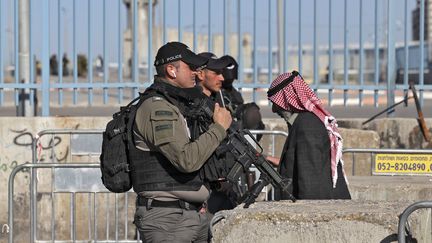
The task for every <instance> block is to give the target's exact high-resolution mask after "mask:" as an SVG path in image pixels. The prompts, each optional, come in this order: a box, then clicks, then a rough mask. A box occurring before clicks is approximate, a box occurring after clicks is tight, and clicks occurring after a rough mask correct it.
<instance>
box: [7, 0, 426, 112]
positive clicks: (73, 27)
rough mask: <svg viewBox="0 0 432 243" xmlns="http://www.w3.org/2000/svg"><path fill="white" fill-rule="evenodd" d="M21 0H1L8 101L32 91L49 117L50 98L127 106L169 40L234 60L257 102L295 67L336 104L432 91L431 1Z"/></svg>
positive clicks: (147, 79)
mask: <svg viewBox="0 0 432 243" xmlns="http://www.w3.org/2000/svg"><path fill="white" fill-rule="evenodd" d="M24 2H26V1H15V0H4V1H0V70H1V71H0V106H7V105H16V106H17V105H18V104H19V103H20V101H21V100H23V99H25V100H28V102H29V104H30V106H35V105H39V106H40V107H41V108H42V115H43V116H49V115H50V107H52V106H53V105H60V106H65V105H68V106H70V105H71V106H78V105H112V104H113V103H119V104H123V103H124V102H126V101H127V100H129V99H130V98H132V96H136V95H137V94H138V91H140V90H143V89H144V88H145V87H147V86H148V85H149V84H150V83H151V82H152V79H153V74H154V70H153V65H152V64H153V58H154V55H155V53H156V51H157V48H159V47H160V46H161V45H162V44H163V43H166V42H167V41H182V42H185V43H186V44H188V45H189V46H190V47H191V48H192V49H193V50H194V51H196V52H202V51H212V52H214V53H216V54H217V55H219V56H220V55H224V54H230V55H232V56H234V57H235V58H236V59H237V60H238V61H239V65H240V67H239V70H241V71H240V73H239V80H238V82H236V84H235V85H236V86H237V87H238V88H241V89H242V91H243V92H251V93H252V95H251V99H253V100H254V101H256V100H257V99H259V97H258V96H259V94H261V93H260V92H262V91H263V89H266V88H268V86H269V83H270V82H271V81H272V79H273V78H274V77H275V76H276V75H277V74H279V73H282V72H286V71H290V70H293V69H296V70H299V71H300V73H302V75H303V77H304V78H305V79H306V80H307V82H309V83H310V85H311V86H312V88H313V89H314V90H316V91H321V90H324V91H326V92H325V94H327V93H328V96H327V97H322V93H319V96H320V97H321V98H323V99H325V100H326V101H328V104H329V105H337V104H336V103H335V102H334V100H335V99H336V98H339V99H342V100H343V104H344V105H345V106H347V105H348V99H350V98H351V99H352V98H353V97H354V98H355V99H356V100H357V102H356V103H357V104H358V105H360V106H363V105H375V106H378V105H382V104H380V103H379V100H378V98H379V97H380V95H383V96H385V95H387V96H386V102H384V103H383V104H384V105H391V104H393V103H394V102H395V93H398V92H399V93H404V92H406V91H407V90H408V87H409V86H408V82H409V81H415V82H416V83H417V84H418V86H417V89H418V91H419V97H420V99H421V102H423V100H424V98H425V97H424V94H426V93H428V94H430V93H431V91H432V75H431V74H432V70H431V69H430V67H431V65H430V64H432V61H431V60H432V59H431V54H430V51H429V48H428V46H429V44H430V43H432V42H431V40H430V39H431V38H432V37H429V36H428V35H425V33H429V32H432V31H429V30H426V29H425V23H426V22H427V21H425V20H426V19H425V18H426V17H428V16H431V14H427V15H425V11H429V10H427V8H426V7H425V6H426V2H427V0H420V1H414V0H412V1H411V0H386V1H379V0H357V1H348V0H325V1H316V0H267V1H257V0H253V1H248V0H222V1H211V0H207V1H197V0H182V1H180V0H105V1H104V0H73V1H66V0H38V1H36V0H29V6H27V8H28V11H25V7H23V5H22V4H23V3H24ZM149 6H150V7H149ZM23 9H24V10H23ZM410 13H411V14H413V16H410ZM415 14H417V15H418V16H417V15H415ZM23 15H27V16H29V21H28V23H23V20H22V19H24V18H22V16H23ZM23 24H24V26H25V24H28V25H27V26H28V29H29V33H28V40H22V39H21V38H24V37H23V36H22V35H21V34H20V33H21V32H20V30H22V29H20V28H22V27H20V26H23ZM415 26H417V27H416V28H414V27H415ZM426 27H427V26H426ZM417 29H418V30H417ZM70 31H72V33H70ZM416 31H417V32H419V33H418V35H417V34H415V33H416ZM410 35H411V36H413V37H414V36H416V35H417V36H419V41H413V40H410V39H411V38H410ZM431 36H432V35H431ZM425 39H426V41H425ZM20 41H21V42H20ZM27 41H28V42H27ZM22 42H24V43H28V46H29V50H28V53H25V52H23V51H22V50H23V49H22V48H21V47H22ZM70 43H72V45H70ZM53 55H56V56H55V57H56V58H54V56H53ZM64 55H66V56H69V57H70V58H71V60H69V58H62V57H63V56H64ZM26 57H27V59H25V58H26ZM26 60H27V63H28V64H26ZM27 66H28V69H29V71H28V73H29V75H25V73H24V74H22V73H23V72H22V71H23V70H22V69H23V68H24V67H25V68H24V69H26V67H27ZM421 73H423V74H424V75H419V74H421ZM429 73H431V74H429ZM23 91H25V92H27V93H29V95H27V96H26V95H23V94H22V92H23ZM125 91H127V92H130V95H129V94H125ZM366 96H368V97H370V98H371V99H372V100H373V102H372V103H368V102H365V99H366ZM36 97H37V98H38V99H37V100H38V101H39V102H35V101H36ZM55 98H57V102H56V100H55ZM83 98H86V101H85V99H83ZM56 103H57V104H56Z"/></svg>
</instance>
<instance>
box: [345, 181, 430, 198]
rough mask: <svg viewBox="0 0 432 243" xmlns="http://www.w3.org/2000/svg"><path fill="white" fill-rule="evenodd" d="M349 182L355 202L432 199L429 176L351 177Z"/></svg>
mask: <svg viewBox="0 0 432 243" xmlns="http://www.w3.org/2000/svg"><path fill="white" fill-rule="evenodd" d="M348 180H349V189H350V193H351V197H352V199H353V200H370V201H406V200H415V201H423V200H431V199H432V178H431V177H427V176H351V177H349V178H348Z"/></svg>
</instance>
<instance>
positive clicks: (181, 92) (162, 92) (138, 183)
mask: <svg viewBox="0 0 432 243" xmlns="http://www.w3.org/2000/svg"><path fill="white" fill-rule="evenodd" d="M197 95H201V90H200V89H197V88H191V89H182V88H178V87H174V86H172V85H169V84H167V83H164V82H161V81H155V83H154V84H153V85H151V86H150V87H149V88H147V89H146V91H145V92H144V93H141V94H140V96H141V98H140V101H139V103H138V104H137V106H139V105H141V104H142V102H144V100H146V99H149V98H152V97H155V96H159V97H162V98H163V99H165V100H167V101H168V102H170V103H171V104H173V105H175V106H176V107H177V108H179V110H180V112H181V113H182V115H183V116H184V117H185V118H186V119H187V117H188V113H191V112H189V111H190V110H191V108H190V107H191V106H193V102H192V101H193V100H194V98H195V97H196V96H197ZM133 129H134V132H133V137H132V138H129V139H128V141H129V159H130V171H131V172H130V175H131V179H132V184H133V188H134V191H135V192H142V191H196V190H199V188H200V187H201V186H202V185H203V180H202V178H201V176H200V172H199V171H196V172H192V173H182V172H180V171H179V170H177V169H176V168H175V167H174V166H173V165H172V164H171V162H170V161H169V160H168V159H167V158H166V157H165V156H163V155H162V154H161V153H159V152H155V151H143V150H140V149H138V148H137V147H136V146H135V141H137V140H139V139H140V138H139V136H140V135H139V131H138V129H137V127H136V124H134V125H133ZM193 129H194V128H193Z"/></svg>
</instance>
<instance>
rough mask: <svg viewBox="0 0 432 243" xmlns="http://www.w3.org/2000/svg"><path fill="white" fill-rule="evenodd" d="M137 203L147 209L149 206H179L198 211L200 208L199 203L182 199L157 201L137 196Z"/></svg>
mask: <svg viewBox="0 0 432 243" xmlns="http://www.w3.org/2000/svg"><path fill="white" fill-rule="evenodd" d="M137 205H138V206H146V207H147V209H150V208H181V209H186V210H195V211H198V210H199V209H201V205H202V204H200V203H189V202H185V201H183V200H175V201H159V200H155V199H149V198H145V197H141V196H138V197H137Z"/></svg>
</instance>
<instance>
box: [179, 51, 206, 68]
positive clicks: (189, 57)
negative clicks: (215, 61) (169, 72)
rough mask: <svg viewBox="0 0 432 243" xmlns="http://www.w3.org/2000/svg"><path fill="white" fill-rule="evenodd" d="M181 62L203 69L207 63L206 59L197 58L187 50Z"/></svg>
mask: <svg viewBox="0 0 432 243" xmlns="http://www.w3.org/2000/svg"><path fill="white" fill-rule="evenodd" d="M181 60H182V61H183V62H185V63H187V64H189V65H192V66H194V67H196V68H199V67H203V66H205V65H206V63H207V58H205V57H201V56H198V55H196V54H195V53H193V52H192V51H189V50H188V51H187V53H185V55H184V57H183V58H182V59H181Z"/></svg>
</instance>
